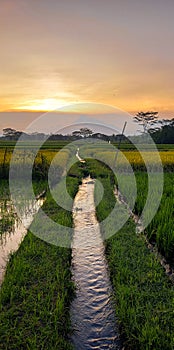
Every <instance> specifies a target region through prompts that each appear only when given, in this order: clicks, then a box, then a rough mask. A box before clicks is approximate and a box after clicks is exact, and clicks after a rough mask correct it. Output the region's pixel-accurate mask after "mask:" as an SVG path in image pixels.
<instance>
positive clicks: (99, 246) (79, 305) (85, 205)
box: [71, 177, 120, 350]
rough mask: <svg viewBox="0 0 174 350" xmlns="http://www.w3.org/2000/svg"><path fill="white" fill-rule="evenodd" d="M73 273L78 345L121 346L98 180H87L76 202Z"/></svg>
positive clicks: (80, 348) (73, 315) (74, 339)
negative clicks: (97, 197) (100, 217)
mask: <svg viewBox="0 0 174 350" xmlns="http://www.w3.org/2000/svg"><path fill="white" fill-rule="evenodd" d="M73 218H74V237H73V243H72V273H73V279H74V282H75V284H76V286H77V290H76V297H75V298H74V300H73V302H72V304H71V323H72V328H73V333H72V336H71V340H72V342H73V345H74V347H75V349H78V350H83V349H95V350H97V349H100V350H103V349H120V341H119V336H118V331H117V329H116V320H115V314H114V309H113V305H112V301H111V295H112V288H111V284H110V280H109V273H108V267H107V263H106V259H105V255H104V245H103V241H102V238H101V234H100V226H99V223H98V221H97V219H96V215H95V204H94V180H92V179H91V178H90V177H88V178H86V179H84V180H83V182H82V185H81V186H80V187H79V191H78V193H77V195H76V197H75V200H74V205H73Z"/></svg>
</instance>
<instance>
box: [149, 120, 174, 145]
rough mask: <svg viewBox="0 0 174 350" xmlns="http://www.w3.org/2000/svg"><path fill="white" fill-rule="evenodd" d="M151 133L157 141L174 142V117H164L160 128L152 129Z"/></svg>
mask: <svg viewBox="0 0 174 350" xmlns="http://www.w3.org/2000/svg"><path fill="white" fill-rule="evenodd" d="M150 134H151V136H152V138H153V140H154V141H155V142H156V143H165V144H171V143H174V118H173V119H163V120H162V121H161V127H160V128H158V130H155V129H151V130H150Z"/></svg>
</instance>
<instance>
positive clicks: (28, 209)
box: [0, 198, 44, 285]
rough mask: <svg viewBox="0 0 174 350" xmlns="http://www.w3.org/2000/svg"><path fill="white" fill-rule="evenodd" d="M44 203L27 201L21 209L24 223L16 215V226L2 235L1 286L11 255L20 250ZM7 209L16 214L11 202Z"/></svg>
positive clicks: (0, 253)
mask: <svg viewBox="0 0 174 350" xmlns="http://www.w3.org/2000/svg"><path fill="white" fill-rule="evenodd" d="M43 202H44V199H43V198H40V199H38V200H35V201H25V202H24V203H23V205H22V208H21V209H22V211H21V217H22V222H23V223H22V222H21V221H20V220H19V218H18V217H17V215H16V214H14V224H13V225H12V228H11V230H10V231H7V232H4V233H2V235H0V285H1V283H2V281H3V277H4V274H5V269H6V265H7V262H8V260H9V255H10V253H13V252H15V251H16V250H17V249H18V248H19V245H20V244H21V242H22V240H23V239H24V237H25V235H26V233H27V228H29V226H30V224H31V223H32V221H33V218H34V215H35V214H36V213H37V212H38V210H39V208H40V207H41V206H42V204H43ZM7 207H8V212H10V213H12V212H13V213H14V208H13V205H12V203H11V202H10V201H9V202H8V206H7Z"/></svg>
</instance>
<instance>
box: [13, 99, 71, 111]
mask: <svg viewBox="0 0 174 350" xmlns="http://www.w3.org/2000/svg"><path fill="white" fill-rule="evenodd" d="M67 104H69V103H68V102H67V101H65V100H58V99H56V98H47V99H43V100H41V99H38V100H30V101H27V102H26V103H24V104H21V105H20V106H18V107H16V108H15V109H16V110H28V111H52V110H55V109H57V108H60V107H63V106H65V105H67Z"/></svg>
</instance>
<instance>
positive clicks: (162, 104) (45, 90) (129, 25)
mask: <svg viewBox="0 0 174 350" xmlns="http://www.w3.org/2000/svg"><path fill="white" fill-rule="evenodd" d="M173 15H174V1H173V0H165V1H164V0H146V1H144V0H63V1H62V0H0V39H1V52H0V67H1V69H0V130H2V128H3V127H7V126H12V127H17V128H18V129H24V128H25V126H27V124H28V123H30V122H31V121H32V120H33V119H35V118H36V117H37V116H38V114H39V115H40V114H41V113H43V112H44V111H50V110H53V109H56V108H59V107H61V106H65V105H68V104H70V105H71V104H73V103H85V102H87V103H88V102H92V103H95V104H96V103H99V104H105V105H111V106H113V107H116V108H120V109H121V110H123V111H126V112H128V113H130V114H132V115H135V113H137V112H138V111H141V110H143V111H147V110H157V111H158V112H159V115H160V117H161V118H171V117H174V98H173V96H174V45H173V42H174V21H173ZM94 112H95V111H94Z"/></svg>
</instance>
